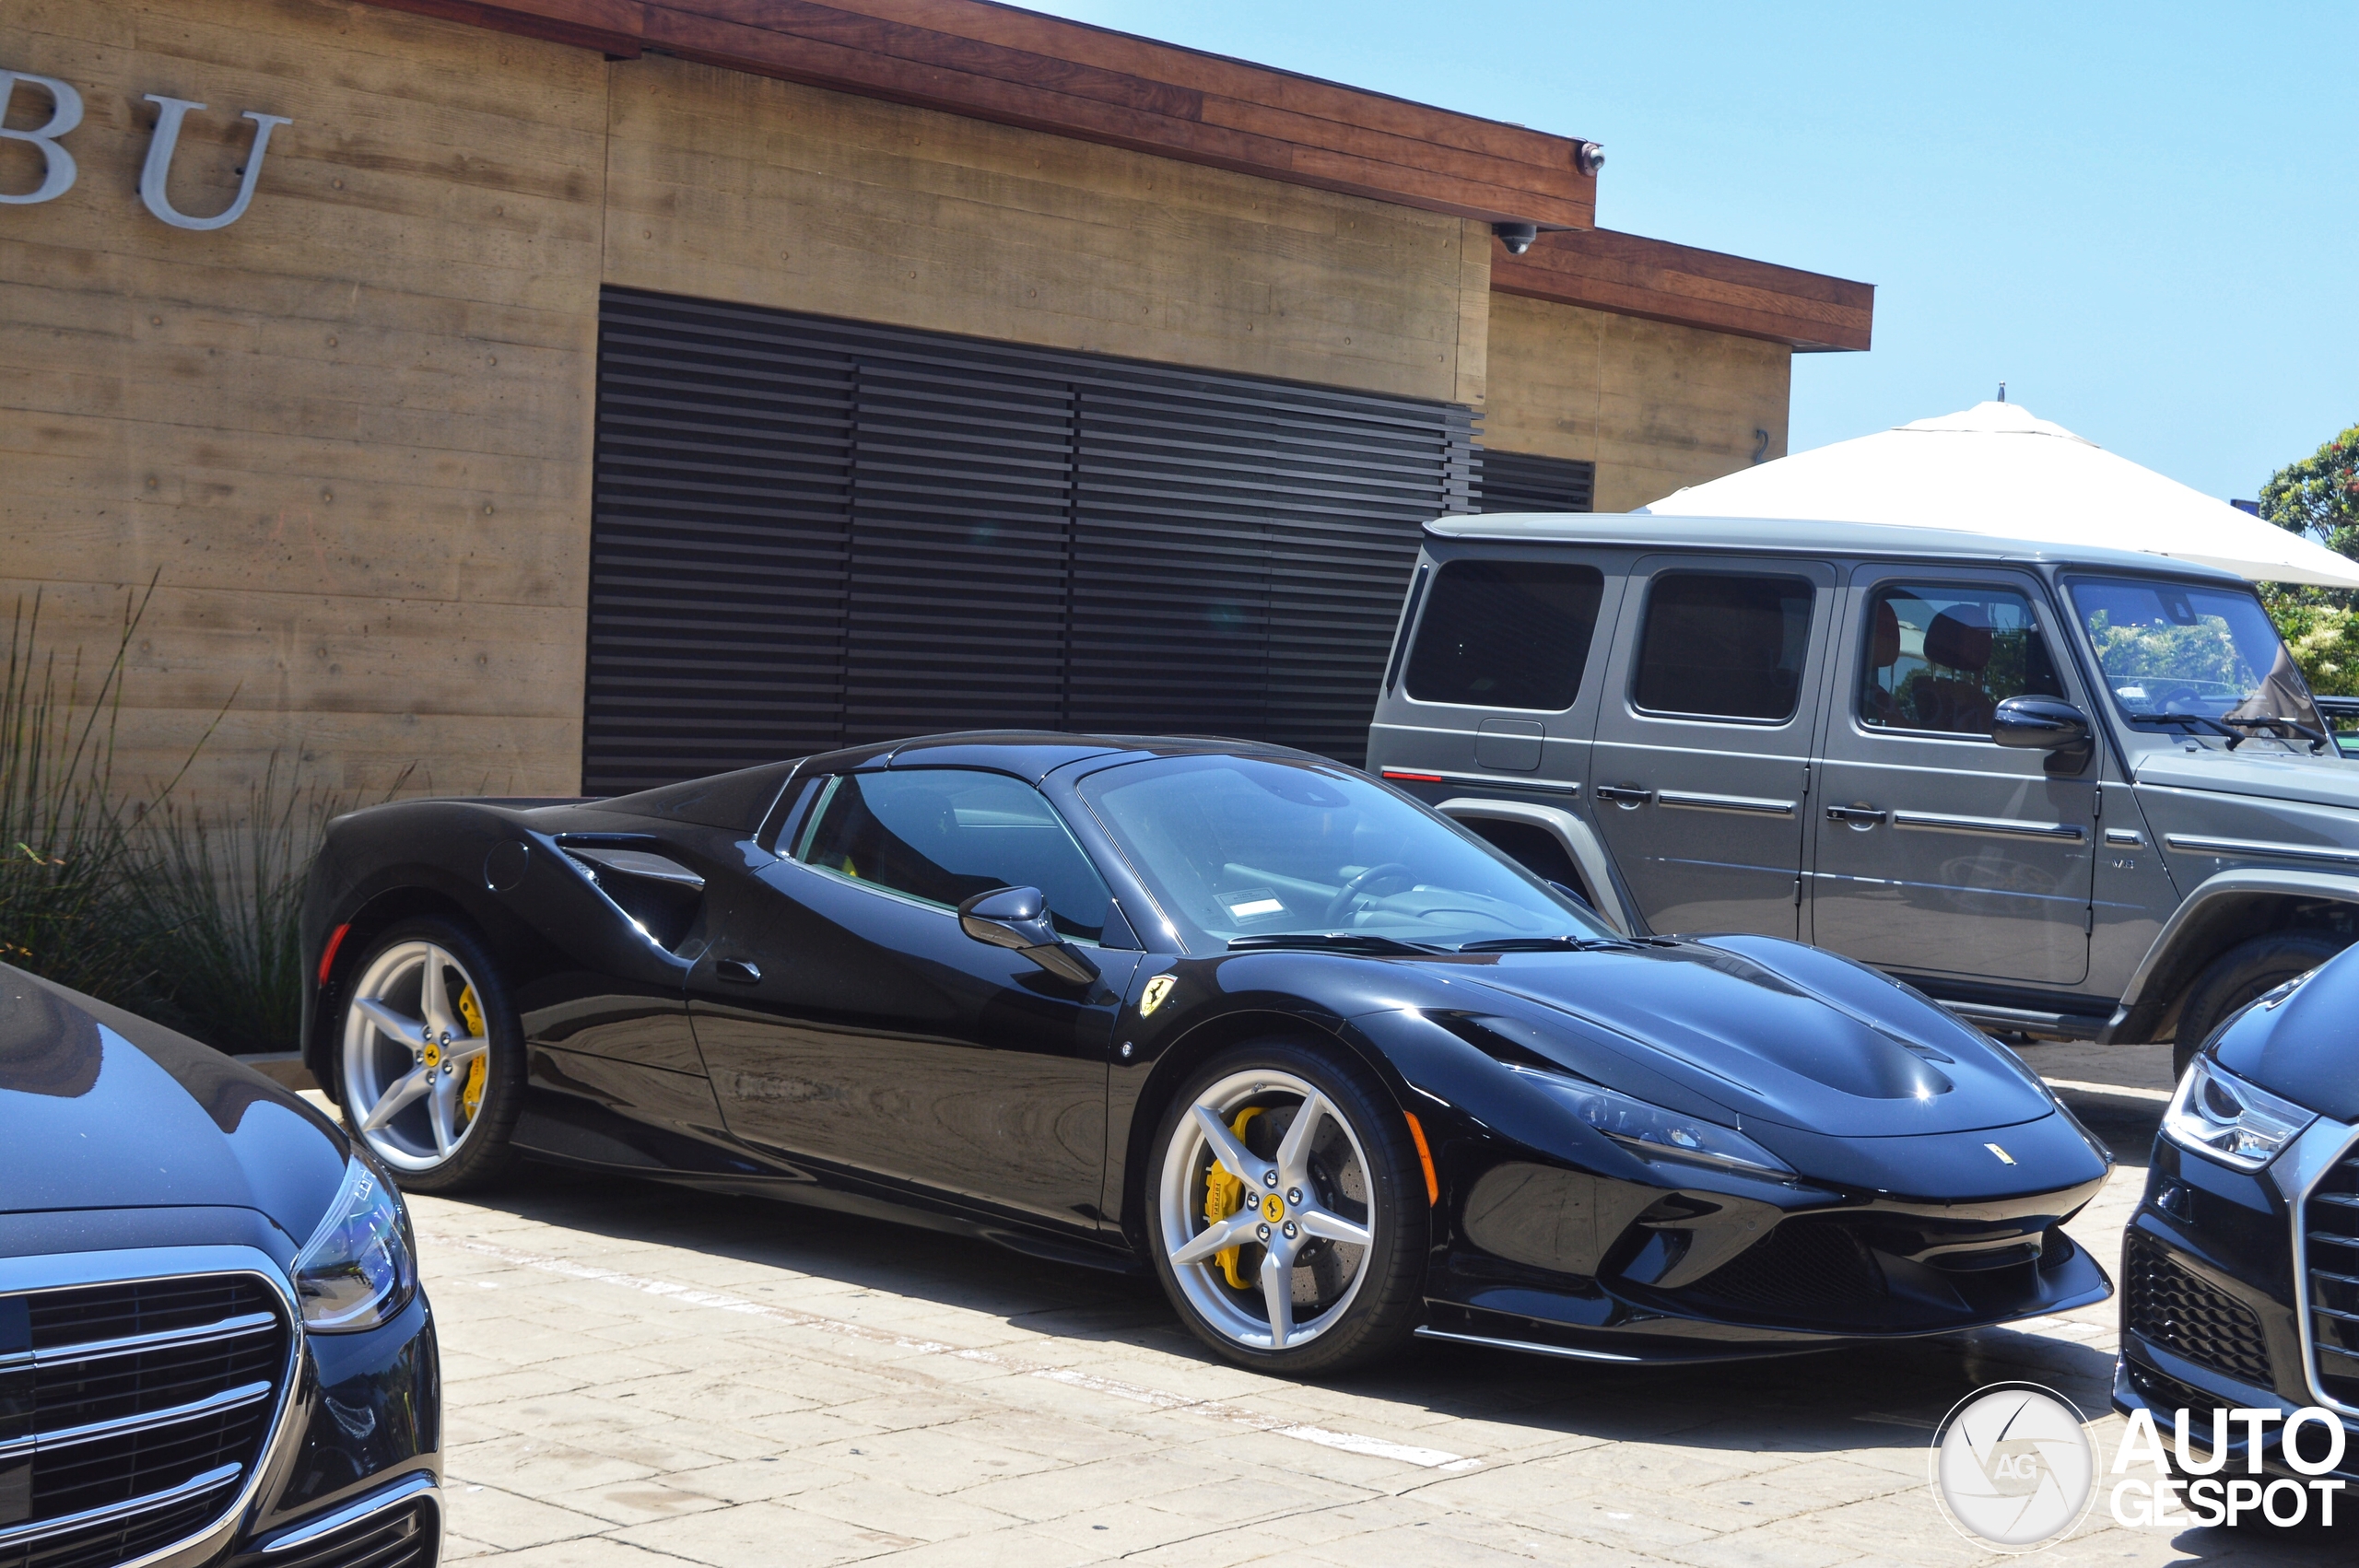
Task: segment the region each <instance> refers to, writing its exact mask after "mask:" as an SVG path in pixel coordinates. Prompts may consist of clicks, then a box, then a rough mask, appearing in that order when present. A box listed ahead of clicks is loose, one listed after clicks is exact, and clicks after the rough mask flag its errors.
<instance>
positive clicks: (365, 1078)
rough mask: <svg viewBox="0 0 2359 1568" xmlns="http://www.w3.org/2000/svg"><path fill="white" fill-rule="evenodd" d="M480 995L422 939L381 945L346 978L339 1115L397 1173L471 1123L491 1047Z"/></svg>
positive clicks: (429, 1156) (430, 1165)
mask: <svg viewBox="0 0 2359 1568" xmlns="http://www.w3.org/2000/svg"><path fill="white" fill-rule="evenodd" d="M481 995H482V993H481V992H480V991H479V990H478V989H477V988H476V986H475V979H474V977H472V976H470V975H469V974H468V973H467V971H466V969H465V968H464V966H463V965H461V964H460V963H459V961H458V960H457V959H456V958H454V957H452V955H451V954H450V953H449V951H448V950H446V949H445V948H443V947H441V946H440V945H439V944H437V943H435V942H426V941H411V942H396V943H394V944H393V945H391V946H388V947H386V948H385V949H384V950H383V951H381V952H380V953H378V954H375V956H374V957H373V958H372V959H371V960H370V964H369V966H368V967H367V968H366V969H364V970H362V971H361V973H360V975H359V976H358V977H357V978H356V979H355V980H354V982H353V989H352V1000H351V1002H350V1004H349V1006H347V1008H346V1011H345V1022H344V1056H343V1068H344V1085H345V1101H346V1109H347V1114H348V1115H349V1116H350V1117H351V1118H352V1121H353V1127H354V1129H355V1130H356V1131H358V1133H359V1134H360V1136H361V1137H362V1138H363V1139H365V1140H366V1141H368V1144H369V1147H370V1150H372V1151H373V1152H374V1153H376V1154H377V1155H378V1156H379V1157H380V1158H381V1159H382V1160H383V1161H384V1162H385V1163H386V1164H389V1165H391V1166H393V1168H394V1169H395V1170H397V1171H406V1172H412V1173H416V1172H424V1171H431V1170H434V1169H437V1168H438V1167H440V1166H441V1165H443V1164H447V1163H448V1162H449V1161H450V1159H451V1157H452V1155H453V1154H454V1153H458V1152H459V1150H460V1149H461V1148H462V1147H463V1146H464V1144H465V1143H466V1141H467V1138H468V1135H469V1134H471V1133H473V1132H474V1131H475V1124H476V1122H477V1120H478V1118H479V1117H480V1115H481V1112H482V1109H483V1098H484V1087H485V1082H486V1075H487V1071H488V1068H489V1065H490V1051H491V1040H490V1036H489V1031H488V1029H487V1027H486V1023H485V1016H484V1011H483V1002H482V1000H481Z"/></svg>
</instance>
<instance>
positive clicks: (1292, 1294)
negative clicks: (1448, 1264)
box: [1156, 1069, 1386, 1352]
mask: <svg viewBox="0 0 2359 1568" xmlns="http://www.w3.org/2000/svg"><path fill="white" fill-rule="evenodd" d="M1369 1169H1370V1167H1369V1164H1368V1158H1367V1151H1366V1150H1365V1149H1364V1148H1363V1147H1362V1146H1361V1142H1360V1137H1359V1134H1358V1133H1357V1131H1356V1130H1355V1129H1354V1128H1353V1127H1352V1124H1351V1122H1350V1121H1349V1120H1348V1119H1347V1118H1346V1117H1345V1116H1344V1113H1343V1111H1342V1110H1341V1109H1340V1108H1339V1107H1338V1106H1336V1105H1335V1104H1334V1102H1333V1101H1332V1100H1331V1099H1330V1098H1329V1097H1328V1096H1327V1095H1325V1094H1321V1093H1320V1090H1319V1089H1318V1087H1317V1086H1316V1085H1314V1084H1312V1083H1310V1082H1309V1081H1307V1080H1306V1079H1303V1078H1300V1077H1297V1075H1295V1074H1293V1073H1290V1072H1285V1071H1272V1070H1266V1069H1255V1070H1251V1071H1243V1072H1235V1073H1231V1074H1229V1075H1228V1076H1226V1077H1224V1078H1221V1079H1219V1080H1217V1081H1216V1082H1212V1083H1210V1084H1208V1085H1206V1086H1204V1087H1203V1089H1202V1090H1201V1091H1200V1092H1199V1093H1198V1094H1196V1095H1195V1097H1194V1099H1193V1101H1192V1103H1191V1105H1190V1106H1188V1108H1187V1114H1185V1115H1184V1116H1182V1117H1180V1118H1179V1119H1178V1121H1177V1123H1176V1124H1175V1125H1174V1126H1173V1128H1172V1129H1171V1135H1170V1144H1169V1146H1168V1148H1167V1149H1166V1150H1165V1151H1164V1157H1163V1162H1162V1173H1163V1174H1162V1181H1161V1183H1160V1191H1159V1192H1158V1194H1157V1198H1156V1201H1157V1203H1158V1205H1159V1210H1160V1211H1159V1213H1158V1215H1157V1218H1158V1219H1159V1220H1160V1221H1161V1223H1160V1225H1159V1227H1158V1229H1159V1231H1160V1233H1161V1238H1162V1242H1163V1245H1164V1246H1166V1248H1167V1249H1168V1250H1167V1257H1168V1260H1169V1263H1170V1269H1171V1276H1172V1279H1173V1281H1174V1282H1175V1283H1176V1284H1177V1285H1178V1287H1179V1289H1180V1292H1181V1293H1182V1294H1184V1295H1185V1296H1186V1297H1187V1300H1188V1304H1189V1305H1191V1307H1193V1308H1194V1309H1195V1311H1196V1312H1197V1313H1198V1314H1199V1315H1200V1316H1202V1317H1203V1320H1204V1322H1205V1323H1207V1324H1208V1325H1210V1326H1211V1327H1212V1328H1214V1329H1215V1331H1216V1332H1218V1333H1219V1334H1221V1335H1222V1336H1223V1337H1225V1338H1226V1339H1228V1340H1232V1341H1233V1342H1234V1343H1236V1344H1238V1345H1239V1346H1242V1347H1245V1348H1247V1349H1250V1350H1257V1351H1271V1352H1276V1351H1289V1350H1295V1349H1298V1348H1299V1347H1301V1346H1304V1345H1307V1344H1309V1343H1310V1342H1311V1341H1312V1340H1317V1339H1318V1338H1319V1337H1320V1335H1321V1334H1324V1333H1326V1332H1327V1331H1328V1330H1329V1329H1330V1328H1332V1327H1334V1325H1335V1324H1336V1323H1337V1322H1339V1321H1340V1320H1341V1319H1342V1318H1343V1317H1344V1314H1345V1313H1346V1312H1347V1311H1348V1310H1349V1309H1350V1307H1351V1305H1352V1301H1353V1298H1354V1297H1355V1296H1356V1295H1357V1294H1358V1293H1359V1290H1360V1287H1361V1285H1362V1283H1363V1281H1364V1280H1365V1278H1366V1276H1367V1265H1368V1258H1369V1256H1370V1250H1371V1244H1372V1243H1373V1242H1374V1240H1375V1235H1376V1228H1377V1227H1378V1226H1379V1225H1381V1224H1383V1223H1386V1222H1385V1217H1384V1216H1382V1215H1380V1214H1379V1213H1378V1212H1377V1204H1376V1192H1375V1184H1374V1183H1372V1182H1371V1181H1370V1179H1369V1175H1368V1173H1369Z"/></svg>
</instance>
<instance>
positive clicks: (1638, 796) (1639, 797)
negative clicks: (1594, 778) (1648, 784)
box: [1596, 784, 1655, 811]
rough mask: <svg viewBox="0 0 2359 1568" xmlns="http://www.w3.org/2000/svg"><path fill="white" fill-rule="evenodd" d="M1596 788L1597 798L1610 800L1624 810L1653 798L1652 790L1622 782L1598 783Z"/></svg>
mask: <svg viewBox="0 0 2359 1568" xmlns="http://www.w3.org/2000/svg"><path fill="white" fill-rule="evenodd" d="M1596 789H1597V798H1598V799H1599V800H1601V801H1611V802H1614V804H1615V805H1617V806H1620V807H1622V808H1623V809H1624V810H1625V811H1626V810H1628V809H1629V808H1631V807H1633V806H1643V805H1645V804H1646V803H1647V802H1649V801H1651V800H1653V799H1654V798H1655V792H1654V791H1653V790H1639V789H1634V788H1631V787H1630V786H1627V785H1623V784H1600V785H1598V786H1596Z"/></svg>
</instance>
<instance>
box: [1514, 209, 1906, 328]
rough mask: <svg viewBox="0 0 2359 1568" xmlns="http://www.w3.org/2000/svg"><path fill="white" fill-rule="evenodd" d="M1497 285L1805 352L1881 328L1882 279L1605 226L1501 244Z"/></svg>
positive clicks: (1561, 302) (1526, 294)
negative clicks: (1525, 246) (1525, 247)
mask: <svg viewBox="0 0 2359 1568" xmlns="http://www.w3.org/2000/svg"><path fill="white" fill-rule="evenodd" d="M1491 288H1492V291H1493V292H1495V293H1498V294H1518V295H1521V296H1523V297H1524V298H1530V299H1544V300H1548V301H1551V302H1553V303H1555V304H1559V305H1580V306H1585V307H1587V308H1589V309H1590V310H1611V311H1613V312H1614V313H1615V314H1617V315H1625V316H1643V317H1645V318H1647V319H1648V320H1649V321H1657V322H1673V323H1675V324H1677V325H1680V326H1690V327H1701V328H1704V329H1705V330H1707V331H1709V332H1723V333H1735V334H1736V335H1738V336H1741V337H1757V338H1766V339H1768V340H1769V341H1771V342H1773V343H1783V344H1786V345H1790V346H1791V347H1792V348H1793V349H1794V350H1795V351H1796V352H1798V353H1804V354H1810V353H1827V352H1834V351H1841V350H1863V349H1865V348H1866V347H1867V346H1868V344H1869V339H1870V336H1871V335H1872V329H1873V327H1874V324H1875V304H1876V290H1875V286H1874V285H1873V284H1870V283H1852V282H1849V281H1848V280H1846V279H1844V278H1839V277H1828V276H1826V275H1824V274H1820V273H1812V272H1802V271H1801V270H1800V269H1798V268H1794V267H1781V266H1774V265H1772V264H1770V263H1767V262H1755V261H1747V260H1746V259H1745V258H1743V257H1742V256H1728V255H1722V254H1720V253H1719V252H1717V251H1699V250H1696V249H1695V248H1694V247H1692V246H1687V245H1673V244H1672V243H1670V242H1669V241H1667V240H1647V239H1642V238H1641V237H1639V236H1638V235H1636V234H1617V233H1615V232H1614V231H1613V230H1611V229H1604V228H1591V229H1587V230H1583V231H1579V232H1571V233H1554V234H1543V235H1541V236H1540V238H1539V239H1538V240H1535V241H1533V243H1532V249H1531V250H1529V251H1527V252H1524V253H1523V254H1522V255H1520V256H1510V255H1508V252H1507V249H1506V247H1505V246H1501V245H1496V243H1495V244H1494V246H1493V249H1492V252H1491Z"/></svg>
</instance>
